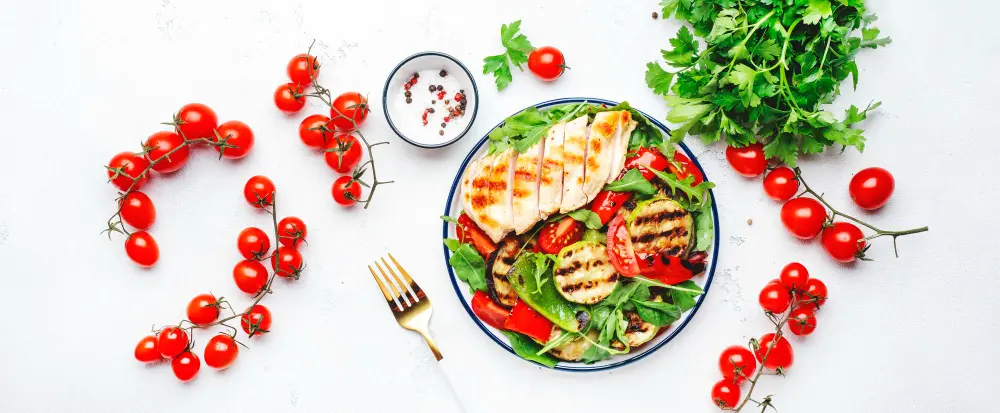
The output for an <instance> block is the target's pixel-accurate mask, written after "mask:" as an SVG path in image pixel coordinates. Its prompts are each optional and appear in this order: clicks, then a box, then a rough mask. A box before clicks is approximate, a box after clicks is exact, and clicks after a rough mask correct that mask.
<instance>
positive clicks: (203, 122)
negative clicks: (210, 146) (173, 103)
mask: <svg viewBox="0 0 1000 413" xmlns="http://www.w3.org/2000/svg"><path fill="white" fill-rule="evenodd" d="M176 120H177V123H179V125H177V133H179V134H180V135H181V137H183V138H186V139H199V138H210V139H211V138H214V137H215V128H216V127H217V126H218V124H219V118H218V117H216V116H215V111H213V110H212V108H209V107H208V106H205V105H203V104H201V103H189V104H187V105H184V106H182V107H181V110H179V111H177V115H176Z"/></svg>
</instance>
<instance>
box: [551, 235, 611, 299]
mask: <svg viewBox="0 0 1000 413" xmlns="http://www.w3.org/2000/svg"><path fill="white" fill-rule="evenodd" d="M553 275H554V276H553V279H554V280H555V283H556V289H557V290H558V291H559V293H560V294H562V296H563V297H565V298H566V299H567V300H569V301H571V302H574V303H579V304H596V303H599V302H601V301H602V300H604V299H605V298H607V297H608V296H609V295H611V292H612V291H614V289H615V286H617V285H618V273H617V272H615V268H614V267H613V266H611V263H610V262H609V261H608V249H607V247H605V246H604V245H603V244H600V243H597V242H586V241H582V242H578V243H576V244H573V245H570V246H568V247H566V248H563V250H562V251H560V252H559V265H558V266H557V267H556V269H555V273H554V274H553Z"/></svg>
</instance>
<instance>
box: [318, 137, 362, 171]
mask: <svg viewBox="0 0 1000 413" xmlns="http://www.w3.org/2000/svg"><path fill="white" fill-rule="evenodd" d="M323 157H324V158H325V159H326V164H327V165H329V166H330V169H333V170H334V171H337V172H340V173H342V174H346V173H350V172H351V171H353V170H354V167H355V166H358V163H360V162H361V143H360V142H358V139H357V138H355V137H354V136H353V135H337V137H335V138H333V140H331V141H330V142H327V144H326V147H325V148H324V150H323Z"/></svg>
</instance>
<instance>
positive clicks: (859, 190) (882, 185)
mask: <svg viewBox="0 0 1000 413" xmlns="http://www.w3.org/2000/svg"><path fill="white" fill-rule="evenodd" d="M726 159H727V160H728V161H729V165H730V166H732V167H733V169H734V170H735V171H736V172H737V173H739V174H740V175H743V176H745V177H748V178H754V177H757V176H760V175H761V174H763V173H764V172H765V171H766V170H767V168H768V163H767V159H766V158H765V157H764V147H763V145H761V144H760V143H755V144H753V145H749V146H746V147H743V148H736V147H732V146H730V147H728V148H727V149H726ZM895 182H896V181H895V179H894V178H893V177H892V174H890V173H889V171H887V170H885V169H883V168H877V167H875V168H866V169H862V170H861V171H859V172H858V173H857V174H855V175H854V177H853V178H852V179H851V183H850V185H849V186H848V190H849V192H850V195H851V199H853V200H854V203H855V204H857V206H858V207H860V208H861V209H864V210H868V211H870V210H875V209H878V208H881V207H882V206H883V205H885V204H886V202H888V201H889V197H890V196H892V192H893V190H894V189H895V186H896V183H895ZM798 191H799V178H798V175H797V174H796V173H795V171H794V170H792V169H791V168H789V167H787V166H779V167H777V168H774V169H772V170H771V171H770V172H768V173H767V175H765V176H764V192H765V193H767V195H768V196H769V197H770V198H771V199H774V200H775V201H778V202H783V203H784V204H783V205H782V206H781V222H782V224H784V226H785V228H786V229H787V230H788V232H791V233H792V235H794V236H796V237H797V238H799V239H803V240H811V239H813V238H816V237H817V236H820V241H821V243H822V244H823V248H824V249H825V250H826V252H827V253H828V254H829V255H830V256H831V257H833V259H835V260H837V261H840V262H843V263H849V262H853V261H854V260H855V259H857V258H859V257H861V256H862V255H863V253H864V251H865V250H866V249H867V242H868V238H866V237H865V234H864V233H863V232H862V231H861V229H860V228H858V226H857V225H855V224H854V223H852V222H846V221H833V219H832V218H831V216H830V215H829V214H828V213H827V209H826V207H825V206H824V205H823V203H822V202H820V201H819V200H817V199H816V198H811V197H804V196H799V197H796V194H797V193H798Z"/></svg>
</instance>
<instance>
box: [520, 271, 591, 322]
mask: <svg viewBox="0 0 1000 413" xmlns="http://www.w3.org/2000/svg"><path fill="white" fill-rule="evenodd" d="M537 255H538V254H535V253H524V254H521V256H520V257H519V258H518V259H517V260H516V261H514V266H513V267H512V268H511V270H510V272H509V273H508V274H507V281H509V282H510V285H511V286H512V287H514V291H517V295H518V297H520V299H521V300H522V301H524V302H525V304H528V305H529V306H531V308H533V309H534V310H535V311H537V312H538V313H539V314H541V315H543V316H545V318H547V319H549V321H552V322H553V323H554V324H555V325H557V326H559V327H560V328H562V329H563V330H566V331H573V332H576V331H580V329H581V328H583V327H584V326H586V325H587V323H588V322H589V321H590V319H589V318H588V317H586V316H585V315H586V314H587V312H586V311H580V313H582V314H581V317H580V318H578V317H577V309H578V306H576V305H574V304H573V303H571V302H569V301H566V299H565V298H563V297H562V296H561V295H559V292H557V291H556V286H555V283H553V282H552V271H551V270H549V271H546V272H545V273H544V274H543V275H542V278H541V281H542V282H541V285H539V283H538V281H536V280H535V268H536V260H535V257H536V256H537Z"/></svg>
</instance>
